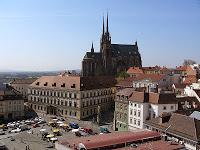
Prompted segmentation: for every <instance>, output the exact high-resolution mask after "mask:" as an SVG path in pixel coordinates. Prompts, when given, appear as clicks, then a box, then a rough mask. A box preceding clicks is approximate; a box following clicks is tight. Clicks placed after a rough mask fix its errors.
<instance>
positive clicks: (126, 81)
mask: <svg viewBox="0 0 200 150" xmlns="http://www.w3.org/2000/svg"><path fill="white" fill-rule="evenodd" d="M164 76H165V75H163V74H140V75H138V76H136V77H129V78H126V79H124V80H121V81H119V82H118V83H117V84H116V86H118V87H119V86H121V87H133V82H134V81H142V80H145V79H148V80H151V81H152V82H159V81H160V80H161V79H162V78H163V77H164Z"/></svg>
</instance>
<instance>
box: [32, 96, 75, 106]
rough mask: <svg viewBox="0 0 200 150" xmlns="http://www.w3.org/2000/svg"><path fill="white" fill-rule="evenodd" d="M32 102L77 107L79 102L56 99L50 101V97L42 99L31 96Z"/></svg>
mask: <svg viewBox="0 0 200 150" xmlns="http://www.w3.org/2000/svg"><path fill="white" fill-rule="evenodd" d="M30 100H31V101H33V102H40V103H46V104H54V105H61V106H68V107H77V102H72V101H64V100H60V99H54V98H52V99H49V98H48V97H43V98H41V97H36V96H30Z"/></svg>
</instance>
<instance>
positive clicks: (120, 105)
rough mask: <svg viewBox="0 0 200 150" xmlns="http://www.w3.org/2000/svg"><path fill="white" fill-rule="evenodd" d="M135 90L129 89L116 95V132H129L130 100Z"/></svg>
mask: <svg viewBox="0 0 200 150" xmlns="http://www.w3.org/2000/svg"><path fill="white" fill-rule="evenodd" d="M132 93H133V89H131V88H127V89H123V90H121V91H119V92H117V93H116V97H115V114H114V116H115V117H114V126H115V130H116V131H128V99H129V97H130V96H131V95H132Z"/></svg>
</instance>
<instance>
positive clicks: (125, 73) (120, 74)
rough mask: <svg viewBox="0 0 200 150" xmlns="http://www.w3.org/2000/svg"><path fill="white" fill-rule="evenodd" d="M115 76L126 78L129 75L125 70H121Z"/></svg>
mask: <svg viewBox="0 0 200 150" xmlns="http://www.w3.org/2000/svg"><path fill="white" fill-rule="evenodd" d="M117 77H118V78H124V79H125V78H128V77H129V74H128V73H127V72H126V71H121V72H119V73H118V74H117Z"/></svg>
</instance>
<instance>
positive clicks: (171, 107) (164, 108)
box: [163, 105, 174, 110]
mask: <svg viewBox="0 0 200 150" xmlns="http://www.w3.org/2000/svg"><path fill="white" fill-rule="evenodd" d="M166 109H167V106H163V110H166ZM170 109H171V110H173V109H174V106H173V105H171V106H170Z"/></svg>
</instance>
